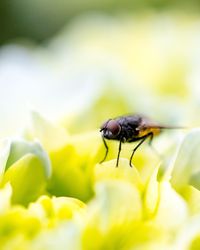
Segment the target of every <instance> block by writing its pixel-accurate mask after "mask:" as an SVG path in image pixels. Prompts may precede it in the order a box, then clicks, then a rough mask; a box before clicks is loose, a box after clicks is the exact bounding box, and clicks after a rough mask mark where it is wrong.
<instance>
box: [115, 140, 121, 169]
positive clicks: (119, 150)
mask: <svg viewBox="0 0 200 250" xmlns="http://www.w3.org/2000/svg"><path fill="white" fill-rule="evenodd" d="M121 149H122V140H120V141H119V149H118V154H117V162H116V168H117V167H118V164H119V156H120V152H121Z"/></svg>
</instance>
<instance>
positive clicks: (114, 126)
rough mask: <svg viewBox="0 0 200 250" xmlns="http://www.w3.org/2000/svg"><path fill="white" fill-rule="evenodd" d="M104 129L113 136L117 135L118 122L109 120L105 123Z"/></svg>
mask: <svg viewBox="0 0 200 250" xmlns="http://www.w3.org/2000/svg"><path fill="white" fill-rule="evenodd" d="M106 128H107V129H108V130H109V131H110V132H111V133H112V134H113V135H118V134H119V133H120V131H121V127H120V125H119V124H118V122H116V121H115V120H110V121H109V122H108V123H107V126H106Z"/></svg>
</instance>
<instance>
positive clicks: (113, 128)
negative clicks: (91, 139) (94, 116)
mask: <svg viewBox="0 0 200 250" xmlns="http://www.w3.org/2000/svg"><path fill="white" fill-rule="evenodd" d="M100 132H101V134H102V136H103V137H104V138H106V139H116V138H117V137H118V135H119V134H120V132H121V125H120V124H119V123H118V122H117V121H116V120H112V119H109V120H107V121H106V122H104V123H103V125H102V126H101V128H100Z"/></svg>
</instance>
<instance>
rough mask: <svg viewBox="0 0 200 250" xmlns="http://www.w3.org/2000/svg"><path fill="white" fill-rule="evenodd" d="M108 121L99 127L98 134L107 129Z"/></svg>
mask: <svg viewBox="0 0 200 250" xmlns="http://www.w3.org/2000/svg"><path fill="white" fill-rule="evenodd" d="M109 121H110V120H107V121H106V122H104V123H103V124H102V125H101V127H100V132H101V131H103V130H104V129H105V128H107V124H108V122H109Z"/></svg>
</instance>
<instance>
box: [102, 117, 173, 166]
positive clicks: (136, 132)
mask: <svg viewBox="0 0 200 250" xmlns="http://www.w3.org/2000/svg"><path fill="white" fill-rule="evenodd" d="M164 128H169V129H170V128H174V127H170V126H168V127H167V126H160V125H159V124H157V123H155V122H152V121H151V120H149V119H148V118H147V117H145V116H142V115H127V116H120V117H117V118H114V119H109V120H107V121H106V122H105V123H104V124H103V125H102V126H101V128H100V132H101V133H102V139H103V143H104V145H105V148H106V153H105V156H104V158H103V160H102V161H101V163H102V162H103V161H105V159H106V157H107V154H108V146H107V143H106V140H105V139H108V140H117V141H119V150H118V155H117V162H116V167H118V164H119V156H120V152H121V145H122V143H125V142H129V143H130V142H135V141H138V142H139V143H138V144H137V145H136V146H135V148H134V149H133V152H132V154H131V157H130V160H129V165H130V166H131V167H132V165H131V162H132V158H133V155H134V153H135V151H136V150H137V149H138V147H139V146H140V145H141V144H142V143H143V142H144V141H145V140H146V139H147V138H149V139H150V141H149V142H150V144H151V142H152V139H153V137H154V136H155V135H158V134H159V133H160V132H161V130H162V129H164Z"/></svg>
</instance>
